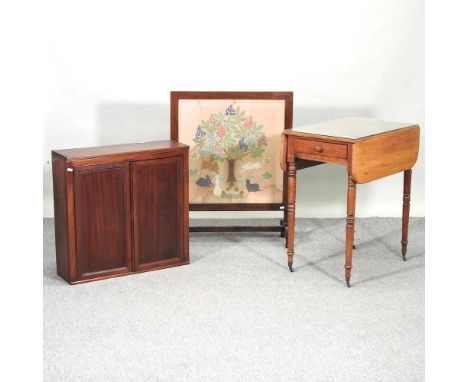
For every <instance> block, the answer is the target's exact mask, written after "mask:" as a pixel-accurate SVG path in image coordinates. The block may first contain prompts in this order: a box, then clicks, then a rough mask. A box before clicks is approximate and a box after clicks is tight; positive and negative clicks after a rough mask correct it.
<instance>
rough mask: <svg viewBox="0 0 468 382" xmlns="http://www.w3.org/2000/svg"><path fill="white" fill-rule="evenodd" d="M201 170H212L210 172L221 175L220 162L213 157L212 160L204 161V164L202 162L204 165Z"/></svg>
mask: <svg viewBox="0 0 468 382" xmlns="http://www.w3.org/2000/svg"><path fill="white" fill-rule="evenodd" d="M201 169H202V170H203V169H207V170H210V171H213V172H215V173H216V174H218V173H219V166H218V162H216V161H215V160H214V159H213V157H211V158H210V159H203V162H202V165H201Z"/></svg>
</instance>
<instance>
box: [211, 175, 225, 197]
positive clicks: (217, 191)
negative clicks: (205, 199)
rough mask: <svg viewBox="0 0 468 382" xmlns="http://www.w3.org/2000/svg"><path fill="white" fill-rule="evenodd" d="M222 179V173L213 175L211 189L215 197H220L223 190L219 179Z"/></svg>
mask: <svg viewBox="0 0 468 382" xmlns="http://www.w3.org/2000/svg"><path fill="white" fill-rule="evenodd" d="M222 180H224V176H223V175H216V176H215V187H214V190H213V195H214V196H217V197H220V196H221V194H222V192H223V190H222V188H221V181H222Z"/></svg>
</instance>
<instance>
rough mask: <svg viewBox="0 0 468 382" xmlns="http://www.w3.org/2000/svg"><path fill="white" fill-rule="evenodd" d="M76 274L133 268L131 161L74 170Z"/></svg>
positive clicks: (88, 275)
mask: <svg viewBox="0 0 468 382" xmlns="http://www.w3.org/2000/svg"><path fill="white" fill-rule="evenodd" d="M74 182H75V219H76V260H77V278H78V279H88V278H94V277H96V276H105V275H113V274H118V273H128V272H130V271H131V261H132V256H131V243H130V241H131V235H130V234H131V232H130V228H131V221H130V208H129V207H130V188H129V166H128V163H112V164H107V165H97V166H87V167H82V168H77V169H76V171H75V179H74Z"/></svg>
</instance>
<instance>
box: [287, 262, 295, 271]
mask: <svg viewBox="0 0 468 382" xmlns="http://www.w3.org/2000/svg"><path fill="white" fill-rule="evenodd" d="M288 267H289V270H290V271H291V272H294V269H293V267H292V263H288Z"/></svg>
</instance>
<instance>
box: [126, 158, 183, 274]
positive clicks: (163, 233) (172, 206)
mask: <svg viewBox="0 0 468 382" xmlns="http://www.w3.org/2000/svg"><path fill="white" fill-rule="evenodd" d="M182 165H183V161H182V158H181V157H173V158H166V159H157V160H153V161H141V162H134V163H132V191H133V194H132V195H133V198H132V199H133V239H134V248H135V269H136V270H141V269H148V268H152V267H154V266H157V264H158V262H161V261H165V260H168V259H177V258H179V257H180V258H181V260H183V251H182V250H181V248H180V246H181V245H183V237H182V235H183V230H181V229H180V228H181V227H182V225H180V226H179V224H180V222H181V221H182V219H183V213H184V211H183V208H182V207H183V184H182V177H181V175H182V171H183V166H182Z"/></svg>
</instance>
